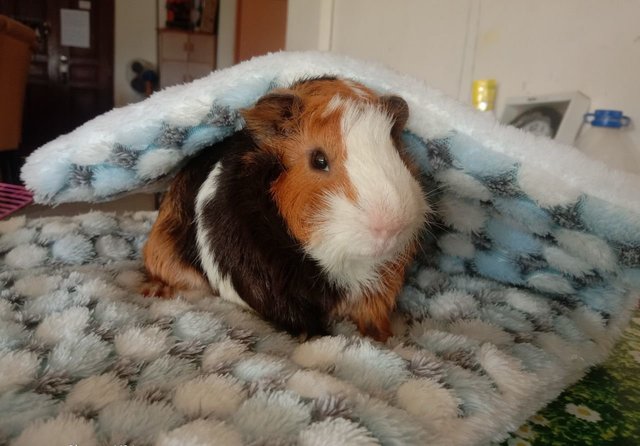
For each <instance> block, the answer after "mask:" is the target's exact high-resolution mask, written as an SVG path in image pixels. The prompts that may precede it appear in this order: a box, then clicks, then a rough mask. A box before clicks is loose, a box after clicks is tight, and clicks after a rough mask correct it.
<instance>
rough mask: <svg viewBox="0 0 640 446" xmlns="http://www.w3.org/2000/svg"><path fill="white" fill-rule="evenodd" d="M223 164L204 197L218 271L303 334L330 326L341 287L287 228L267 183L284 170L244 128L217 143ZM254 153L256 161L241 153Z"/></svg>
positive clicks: (266, 313) (262, 309) (261, 308)
mask: <svg viewBox="0 0 640 446" xmlns="http://www.w3.org/2000/svg"><path fill="white" fill-rule="evenodd" d="M204 151H205V152H210V151H221V152H223V156H222V158H221V160H220V162H221V163H222V172H221V173H220V176H219V177H218V184H217V189H216V192H215V194H214V196H212V197H211V199H210V200H209V201H208V202H207V203H205V205H204V208H203V218H202V222H201V223H200V224H202V226H203V228H204V230H205V231H206V232H207V236H208V239H209V241H210V248H209V249H211V251H212V252H213V253H214V257H215V259H216V262H217V264H218V268H219V270H220V273H221V274H222V275H224V276H229V277H231V281H232V283H233V286H234V288H235V289H236V291H237V292H238V294H239V295H240V296H241V297H242V299H243V300H244V301H245V302H246V303H247V304H249V305H250V306H251V307H252V308H253V309H254V310H256V311H257V312H258V313H259V314H261V315H262V316H263V317H265V318H266V319H268V320H270V321H272V322H274V323H275V324H276V325H278V326H280V327H282V328H284V329H286V330H288V331H289V332H291V333H294V334H298V333H302V332H306V333H308V334H310V335H315V334H322V333H326V325H327V319H328V316H329V312H330V310H331V309H332V308H333V307H334V306H335V305H336V303H337V302H338V301H339V300H340V299H341V296H343V295H344V292H343V291H342V290H339V289H338V288H336V287H335V286H332V285H331V284H330V283H329V282H328V281H327V280H326V277H325V276H324V274H323V273H322V271H321V269H320V267H319V266H318V264H317V263H316V262H315V261H313V260H312V259H310V258H309V257H308V256H306V255H305V252H304V251H303V249H302V247H301V245H300V244H299V243H298V242H297V241H296V240H295V239H294V238H293V237H291V235H290V234H289V231H288V230H287V227H286V225H285V222H284V220H283V219H282V217H281V216H280V213H279V212H278V209H277V206H276V204H275V202H274V201H273V199H272V197H271V194H270V192H269V188H270V185H271V183H272V182H273V181H274V180H275V179H276V178H278V176H279V175H280V174H281V173H282V172H283V170H282V169H283V167H282V165H281V163H280V161H279V160H278V159H277V158H275V157H274V156H273V155H270V154H267V153H265V152H261V151H260V150H259V149H258V147H257V146H256V145H255V143H254V142H253V140H252V139H251V138H250V136H249V135H248V134H247V132H245V131H241V132H238V133H236V134H235V135H233V136H231V137H230V138H228V139H226V140H224V141H223V142H221V143H219V144H218V145H216V146H214V147H210V148H207V149H205V150H204ZM247 154H250V155H251V156H252V157H253V162H251V163H246V161H244V160H243V156H245V155H247Z"/></svg>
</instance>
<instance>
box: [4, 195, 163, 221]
mask: <svg viewBox="0 0 640 446" xmlns="http://www.w3.org/2000/svg"><path fill="white" fill-rule="evenodd" d="M154 209H155V195H153V194H132V195H129V196H127V197H123V198H120V199H118V200H114V201H108V202H105V203H64V204H60V205H58V206H55V207H52V206H44V205H40V204H32V205H29V206H27V207H24V208H22V209H20V210H19V211H18V212H16V213H15V214H13V216H16V215H26V216H27V217H29V218H36V217H52V216H56V215H77V214H82V213H86V212H89V211H91V210H94V211H103V212H125V211H148V210H154Z"/></svg>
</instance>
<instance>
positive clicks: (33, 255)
mask: <svg viewBox="0 0 640 446" xmlns="http://www.w3.org/2000/svg"><path fill="white" fill-rule="evenodd" d="M47 256H48V253H47V250H46V249H45V248H43V247H41V246H38V245H34V244H28V245H20V246H18V247H16V248H13V249H12V250H11V251H9V252H8V253H7V255H6V256H5V258H4V261H5V263H6V264H7V266H10V267H13V268H19V269H27V268H35V267H36V266H40V265H42V264H43V263H44V261H45V260H47Z"/></svg>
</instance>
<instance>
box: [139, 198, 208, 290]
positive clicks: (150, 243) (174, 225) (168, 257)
mask: <svg viewBox="0 0 640 446" xmlns="http://www.w3.org/2000/svg"><path fill="white" fill-rule="evenodd" d="M186 224H187V222H185V221H184V216H183V215H182V214H181V212H180V211H179V209H178V199H177V198H176V197H175V194H172V193H171V190H170V191H169V192H168V193H167V196H166V197H165V199H164V200H163V203H162V206H161V207H160V211H159V213H158V218H157V220H156V222H155V224H154V225H153V228H152V229H151V233H150V234H149V239H148V240H147V243H146V244H145V246H144V249H143V251H142V255H143V257H144V265H145V267H146V268H147V271H148V273H149V275H150V277H151V278H152V279H153V280H155V281H156V282H158V281H159V282H161V283H163V284H166V285H168V286H169V287H171V288H174V289H195V288H203V287H205V286H207V282H206V281H205V279H204V276H203V275H202V273H201V272H200V271H198V270H197V269H196V268H194V267H193V266H192V265H189V264H188V263H187V262H185V261H184V260H183V259H182V255H181V253H180V250H181V249H183V247H181V246H178V245H177V243H178V240H175V239H174V238H173V237H172V234H173V233H175V232H176V231H180V230H184V228H185V225H186ZM145 290H148V291H147V293H149V295H155V296H161V297H169V295H168V294H170V292H169V290H167V289H166V287H162V286H160V285H159V284H155V285H154V284H146V285H145V288H144V289H143V293H144V292H145Z"/></svg>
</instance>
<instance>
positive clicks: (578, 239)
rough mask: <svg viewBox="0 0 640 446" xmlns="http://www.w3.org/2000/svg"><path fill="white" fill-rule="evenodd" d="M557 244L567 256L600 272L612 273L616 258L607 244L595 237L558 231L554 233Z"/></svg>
mask: <svg viewBox="0 0 640 446" xmlns="http://www.w3.org/2000/svg"><path fill="white" fill-rule="evenodd" d="M555 237H556V240H557V241H558V244H559V245H560V246H561V247H562V248H564V249H565V251H567V252H568V253H569V254H571V255H572V256H574V257H577V258H579V259H582V261H584V262H585V263H587V264H588V265H591V266H592V267H594V268H597V269H600V270H602V271H613V270H614V269H615V267H616V256H615V254H614V253H613V250H612V249H611V247H610V246H609V244H608V243H607V242H605V241H604V240H602V239H601V238H598V237H596V236H595V235H591V234H587V233H584V232H578V231H571V230H569V229H560V230H558V231H556V233H555Z"/></svg>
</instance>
